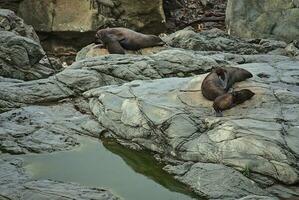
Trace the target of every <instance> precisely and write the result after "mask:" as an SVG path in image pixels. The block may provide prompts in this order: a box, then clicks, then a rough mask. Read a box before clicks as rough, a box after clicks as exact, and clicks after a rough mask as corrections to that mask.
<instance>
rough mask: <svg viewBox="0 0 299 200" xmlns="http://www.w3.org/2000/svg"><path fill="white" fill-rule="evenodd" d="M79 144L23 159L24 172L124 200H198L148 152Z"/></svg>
mask: <svg viewBox="0 0 299 200" xmlns="http://www.w3.org/2000/svg"><path fill="white" fill-rule="evenodd" d="M80 141H81V144H82V145H81V146H80V147H79V148H77V149H75V150H72V151H66V152H57V153H51V154H37V155H33V154H31V155H26V156H24V157H23V158H25V168H26V170H27V171H28V172H29V173H31V174H32V176H33V179H35V180H36V179H51V180H57V181H64V182H77V183H81V184H83V185H87V186H98V187H104V188H107V189H110V190H111V191H112V192H113V193H114V194H116V195H117V196H119V197H121V198H122V199H125V200H141V199H142V200H153V199H157V200H190V199H198V197H196V196H194V194H192V193H191V192H190V191H189V190H188V188H187V187H186V186H185V185H183V184H181V183H179V182H177V181H176V180H175V179H174V178H172V177H171V176H170V175H169V174H167V173H166V172H164V171H163V170H162V167H163V166H162V165H160V164H158V163H157V162H156V161H155V160H154V158H153V157H152V156H151V155H150V154H149V153H146V152H137V151H134V150H130V149H127V148H124V147H122V146H120V145H119V144H117V143H115V142H113V141H103V142H101V141H99V140H97V139H94V138H80Z"/></svg>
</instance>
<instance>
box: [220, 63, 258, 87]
mask: <svg viewBox="0 0 299 200" xmlns="http://www.w3.org/2000/svg"><path fill="white" fill-rule="evenodd" d="M225 70H226V71H227V73H228V82H227V89H229V88H231V87H232V86H233V84H235V83H236V82H241V81H245V80H246V79H248V78H251V77H252V74H251V73H250V72H249V71H247V70H246V69H242V68H238V67H226V68H225Z"/></svg>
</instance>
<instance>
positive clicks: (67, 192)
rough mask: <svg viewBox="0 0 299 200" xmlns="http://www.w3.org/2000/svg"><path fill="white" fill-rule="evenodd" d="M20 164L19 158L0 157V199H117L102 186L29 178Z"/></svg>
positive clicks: (21, 162)
mask: <svg viewBox="0 0 299 200" xmlns="http://www.w3.org/2000/svg"><path fill="white" fill-rule="evenodd" d="M22 165H23V161H22V160H21V159H12V158H4V159H0V183H1V184H0V198H1V199H24V200H25V199H49V200H50V199H55V200H56V199H57V200H58V199H61V200H65V199H78V200H79V199H98V200H117V199H119V198H118V197H116V196H114V195H113V194H112V193H111V192H109V191H108V190H105V189H102V188H92V187H86V186H82V185H79V184H76V183H63V182H57V181H52V180H38V181H34V180H30V175H29V174H26V172H25V170H24V168H23V167H22Z"/></svg>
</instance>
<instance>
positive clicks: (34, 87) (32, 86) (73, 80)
mask: <svg viewBox="0 0 299 200" xmlns="http://www.w3.org/2000/svg"><path fill="white" fill-rule="evenodd" d="M218 60H219V59H218ZM218 60H216V59H214V58H211V57H209V56H203V55H201V54H197V53H196V52H193V51H190V52H188V51H184V50H178V49H174V50H166V51H162V52H159V53H157V54H154V55H151V56H137V55H134V56H133V55H123V56H119V55H108V56H102V57H95V58H89V59H85V60H82V61H80V62H76V63H74V64H73V65H72V66H70V67H69V68H67V69H65V70H64V71H62V72H60V73H58V74H56V75H55V76H52V77H49V78H48V79H41V80H35V81H29V82H25V83H12V81H11V80H9V81H4V82H0V86H1V87H0V93H1V96H0V111H2V112H3V111H7V110H10V109H13V108H17V107H20V106H21V105H24V104H32V103H45V102H53V101H57V100H60V99H63V98H67V97H70V96H74V95H76V96H80V94H81V93H82V92H84V91H87V90H90V89H92V88H96V87H100V86H105V85H110V84H121V83H124V82H128V81H132V80H135V79H143V80H149V79H156V78H164V77H172V76H181V77H185V76H190V75H194V74H201V73H203V72H206V71H209V70H210V69H211V68H212V67H217V66H222V65H223V64H224V63H229V62H227V61H225V60H222V61H221V63H220V64H218ZM20 88H22V89H20Z"/></svg>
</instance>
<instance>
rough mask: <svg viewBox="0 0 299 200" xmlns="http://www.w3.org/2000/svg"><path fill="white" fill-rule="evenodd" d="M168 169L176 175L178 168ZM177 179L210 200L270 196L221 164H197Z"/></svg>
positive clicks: (177, 176) (238, 173)
mask: <svg viewBox="0 0 299 200" xmlns="http://www.w3.org/2000/svg"><path fill="white" fill-rule="evenodd" d="M167 168H168V169H170V170H171V173H172V174H176V168H177V166H172V167H170V166H168V167H167ZM167 168H166V171H168V169H167ZM179 168H180V166H179ZM175 178H176V179H178V180H179V181H181V182H183V183H185V184H187V185H190V187H191V188H192V190H193V191H196V193H198V194H200V195H201V196H204V197H206V198H208V199H237V198H241V197H244V196H247V195H251V194H257V195H269V194H268V193H267V192H265V191H263V189H261V188H259V187H258V186H257V185H256V184H255V183H254V182H253V181H251V180H250V179H248V178H246V177H245V176H243V175H242V174H241V173H240V172H238V171H236V170H234V169H232V168H230V167H226V166H223V165H220V164H210V163H196V164H194V165H192V166H191V167H190V168H189V170H188V171H187V172H186V173H184V174H182V175H181V174H180V170H179V174H178V175H175Z"/></svg>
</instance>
